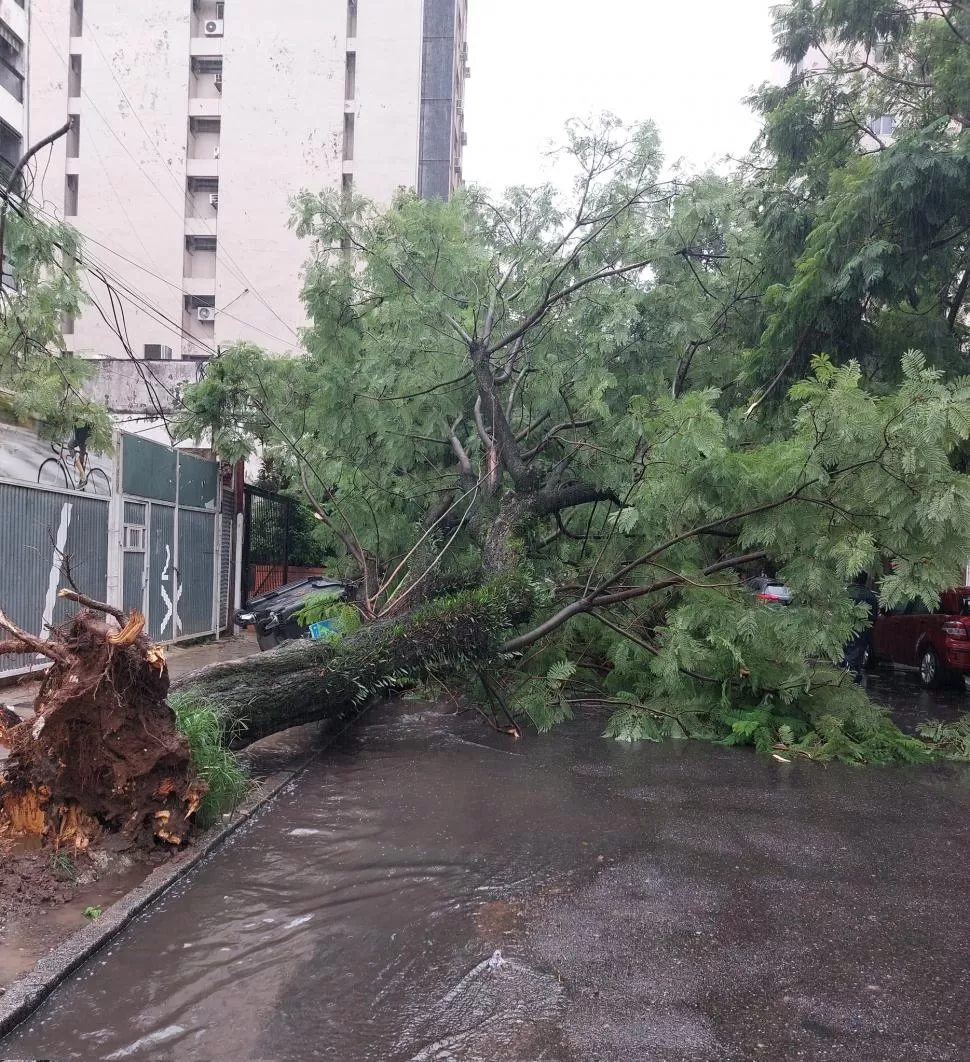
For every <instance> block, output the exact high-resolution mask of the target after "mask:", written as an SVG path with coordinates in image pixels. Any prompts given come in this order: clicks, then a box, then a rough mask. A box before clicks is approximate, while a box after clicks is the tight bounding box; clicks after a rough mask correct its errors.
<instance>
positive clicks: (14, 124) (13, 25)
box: [0, 0, 64, 167]
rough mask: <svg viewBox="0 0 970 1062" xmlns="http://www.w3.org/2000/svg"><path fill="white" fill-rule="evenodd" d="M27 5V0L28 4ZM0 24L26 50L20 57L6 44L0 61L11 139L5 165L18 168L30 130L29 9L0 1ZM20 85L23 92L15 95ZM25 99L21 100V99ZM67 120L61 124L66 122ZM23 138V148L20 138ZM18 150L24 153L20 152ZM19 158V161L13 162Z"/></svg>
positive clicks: (0, 91) (1, 108)
mask: <svg viewBox="0 0 970 1062" xmlns="http://www.w3.org/2000/svg"><path fill="white" fill-rule="evenodd" d="M24 4H26V0H24ZM0 24H2V25H3V28H4V31H5V32H6V33H7V34H9V35H12V36H9V37H7V38H6V41H9V40H13V41H20V42H21V44H22V47H21V48H20V49H19V54H15V52H14V49H12V48H11V47H10V46H9V45H8V44H6V42H4V48H3V50H2V51H0V58H2V61H3V63H4V67H5V68H4V70H3V71H2V77H0V121H2V122H3V123H4V125H5V126H6V127H7V129H8V130H9V131H10V134H12V136H11V135H7V136H5V137H4V146H5V149H6V150H5V151H4V162H5V163H6V165H7V166H8V167H11V166H15V165H16V164H17V162H19V161H20V154H21V153H22V151H23V137H24V132H25V127H26V108H25V105H24V104H25V100H26V91H25V89H24V87H23V78H24V76H25V75H26V73H27V59H28V54H27V46H28V35H27V30H28V24H27V10H26V6H21V4H19V3H17V2H16V0H0ZM18 85H19V91H17V92H14V89H15V87H17V86H18ZM18 97H21V98H18ZM63 120H64V119H63V118H62V119H61V121H62V122H63ZM17 137H20V138H21V139H20V144H19V145H18V144H17V142H16V138H17ZM18 148H19V149H20V150H19V152H18ZM14 155H17V157H16V158H13V156H14Z"/></svg>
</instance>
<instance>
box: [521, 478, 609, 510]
mask: <svg viewBox="0 0 970 1062" xmlns="http://www.w3.org/2000/svg"><path fill="white" fill-rule="evenodd" d="M603 501H609V502H613V504H614V505H617V506H619V507H620V508H621V509H622V508H623V502H622V500H621V499H620V497H619V495H618V494H617V493H616V491H614V490H610V489H609V488H605V487H594V486H593V485H592V484H590V483H577V484H574V485H573V486H571V487H560V488H559V489H558V490H544V491H540V493H539V494H538V495H536V498H535V500H534V502H533V503H532V511H533V512H534V513H535V514H536V515H537V516H550V515H551V514H552V513H561V512H562V511H563V510H564V509H575V508H576V506H577V505H589V504H591V503H592V502H603Z"/></svg>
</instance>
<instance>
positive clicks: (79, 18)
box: [71, 0, 84, 37]
mask: <svg viewBox="0 0 970 1062" xmlns="http://www.w3.org/2000/svg"><path fill="white" fill-rule="evenodd" d="M83 26H84V0H71V36H72V37H80V36H81V30H82V28H83Z"/></svg>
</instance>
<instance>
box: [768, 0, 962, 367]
mask: <svg viewBox="0 0 970 1062" xmlns="http://www.w3.org/2000/svg"><path fill="white" fill-rule="evenodd" d="M924 7H925V5H919V4H902V3H899V2H898V0H794V2H791V3H788V4H786V5H783V6H780V7H778V8H776V9H775V18H776V24H775V32H776V39H777V41H778V44H779V48H778V57H779V58H782V59H784V60H785V61H787V62H789V63H791V64H793V65H794V64H798V63H802V64H804V65H803V66H802V67H800V68H799V72H798V73H796V74H795V75H793V77H792V79H791V81H790V83H789V84H788V85H786V86H783V87H780V88H779V87H777V86H765V87H763V88H762V89H761V90H760V91H759V93H758V94H757V95H756V96H755V97H754V102H755V105H756V106H757V108H758V109H759V110H760V111H761V112H762V114H763V115H764V117H765V126H764V130H763V135H762V138H761V144H760V152H759V155H758V157H757V159H756V161H757V162H758V164H759V169H758V170H757V171H756V172H757V174H758V176H757V177H756V178H755V179H754V183H755V184H756V185H757V186H759V187H760V188H761V190H762V194H763V197H764V198H763V210H762V213H761V215H760V218H759V222H758V227H759V229H760V231H761V234H762V239H763V243H762V256H761V260H762V262H763V264H764V265H765V266H766V267H767V274H768V275H767V279H768V280H769V286H768V289H767V291H766V309H767V311H768V314H767V318H766V321H765V326H766V327H765V331H764V334H763V336H762V337H761V339H760V341H759V343H758V344H757V346H756V348H755V351H754V356H753V357H752V359H751V361H750V364H749V372H750V373H751V376H752V377H753V378H755V379H757V380H759V381H763V380H766V379H769V378H771V377H773V376H774V375H775V373H776V371H777V370H778V369H779V367H781V366H784V365H785V364H786V362H787V360H788V359H791V365H792V368H793V374H792V375H795V374H797V372H799V371H801V370H802V369H803V368H804V366H806V365H807V363H808V359H809V358H810V357H811V356H812V355H813V354H817V353H820V352H826V353H828V354H829V355H830V356H831V357H832V358H833V359H834V360H835V361H837V362H845V361H848V360H849V359H856V360H858V361H859V362H860V364H861V365H862V367H863V369H864V371H865V373H866V375H867V376H868V377H870V378H872V379H873V380H877V381H889V382H895V380H896V379H897V378H898V377H897V376H896V370H897V366H898V364H899V358H900V356H901V355H902V354H903V352H904V351H906V350H907V349H910V348H918V349H919V350H921V351H923V353H924V355H925V356H926V358H927V359H928V360H929V362H930V363H931V364H933V365H937V366H940V367H943V368H948V369H956V368H957V367H958V366H960V365H962V362H963V359H964V357H965V351H966V346H967V342H968V338H970V336H968V329H967V316H966V313H965V305H966V300H967V287H966V285H965V283H964V277H965V275H966V268H967V261H968V252H970V244H968V233H970V213H968V202H970V200H968V189H970V133H968V129H970V121H968V118H970V10H968V8H967V6H966V4H963V3H952V2H946V3H941V4H939V5H937V6H934V5H930V9H928V10H924ZM882 116H887V117H889V118H892V119H893V121H894V122H895V131H894V133H893V134H886V133H885V132H878V133H877V132H875V130H876V129H877V128H880V129H881V128H882V126H881V125H877V123H876V121H875V120H876V119H879V118H880V117H882Z"/></svg>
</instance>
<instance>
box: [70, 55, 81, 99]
mask: <svg viewBox="0 0 970 1062" xmlns="http://www.w3.org/2000/svg"><path fill="white" fill-rule="evenodd" d="M67 94H68V96H80V95H81V57H80V56H79V55H72V56H71V69H70V73H69V74H68V79H67Z"/></svg>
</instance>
